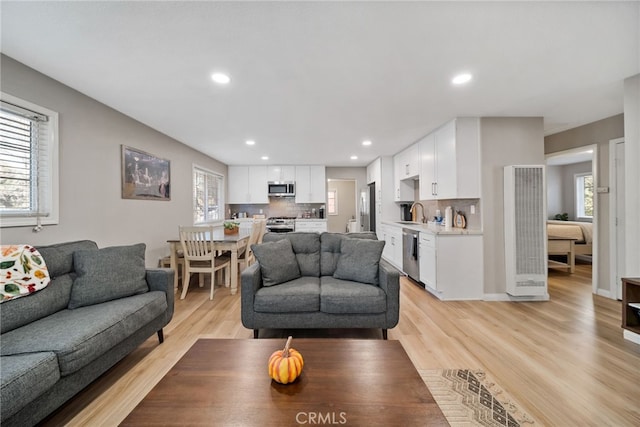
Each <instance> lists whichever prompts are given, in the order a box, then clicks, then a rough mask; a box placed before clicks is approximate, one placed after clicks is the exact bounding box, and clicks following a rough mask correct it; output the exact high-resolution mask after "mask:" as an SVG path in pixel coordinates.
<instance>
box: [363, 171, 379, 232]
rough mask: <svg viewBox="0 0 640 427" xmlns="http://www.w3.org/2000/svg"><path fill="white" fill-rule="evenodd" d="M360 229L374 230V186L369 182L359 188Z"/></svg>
mask: <svg viewBox="0 0 640 427" xmlns="http://www.w3.org/2000/svg"><path fill="white" fill-rule="evenodd" d="M359 205H360V231H374V232H375V231H376V187H375V183H371V184H369V185H368V186H367V187H365V188H363V189H362V190H360V203H359Z"/></svg>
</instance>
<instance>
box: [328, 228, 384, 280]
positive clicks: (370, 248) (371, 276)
mask: <svg viewBox="0 0 640 427" xmlns="http://www.w3.org/2000/svg"><path fill="white" fill-rule="evenodd" d="M384 244H385V242H384V240H367V239H351V238H344V239H342V242H341V244H340V258H338V263H337V265H336V271H335V272H334V273H333V277H335V278H336V279H344V280H353V281H356V282H362V283H370V284H372V285H377V284H378V267H379V265H380V257H381V256H382V249H383V248H384Z"/></svg>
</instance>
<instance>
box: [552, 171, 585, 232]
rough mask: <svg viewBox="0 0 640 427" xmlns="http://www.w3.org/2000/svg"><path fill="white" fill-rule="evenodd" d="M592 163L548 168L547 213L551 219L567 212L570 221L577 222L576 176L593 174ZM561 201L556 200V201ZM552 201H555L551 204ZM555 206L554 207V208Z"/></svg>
mask: <svg viewBox="0 0 640 427" xmlns="http://www.w3.org/2000/svg"><path fill="white" fill-rule="evenodd" d="M591 169H592V166H591V162H581V163H572V164H568V165H562V166H549V167H547V212H548V214H549V218H550V219H554V217H555V216H556V214H558V213H563V212H566V213H568V214H569V220H570V221H575V220H576V204H575V200H576V186H575V182H574V178H575V175H576V174H580V173H587V172H591ZM556 198H557V199H559V200H555V199H556ZM551 199H554V200H553V201H552V202H551V203H550V201H551ZM552 205H553V206H552Z"/></svg>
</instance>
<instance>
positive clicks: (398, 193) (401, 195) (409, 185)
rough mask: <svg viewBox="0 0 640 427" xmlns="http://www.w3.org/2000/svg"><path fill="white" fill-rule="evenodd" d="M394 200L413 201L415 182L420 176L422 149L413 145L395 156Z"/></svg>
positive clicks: (417, 145)
mask: <svg viewBox="0 0 640 427" xmlns="http://www.w3.org/2000/svg"><path fill="white" fill-rule="evenodd" d="M393 176H394V189H395V191H394V200H395V201H396V202H406V201H413V200H414V199H415V195H414V181H415V180H416V179H418V178H419V176H420V147H419V144H418V143H416V144H413V145H412V146H410V147H409V148H407V149H405V150H403V151H401V152H400V153H398V154H396V155H395V156H393Z"/></svg>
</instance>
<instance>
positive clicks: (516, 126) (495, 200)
mask: <svg viewBox="0 0 640 427" xmlns="http://www.w3.org/2000/svg"><path fill="white" fill-rule="evenodd" d="M543 140H544V127H543V119H542V117H513V118H503V117H496V118H491V117H489V118H482V119H480V145H481V148H480V150H481V152H480V156H481V159H482V204H481V209H482V221H483V236H484V239H483V244H484V292H485V294H504V293H505V292H506V280H505V275H506V272H505V266H504V262H505V257H504V227H503V223H504V214H503V209H504V204H503V197H504V190H503V185H504V184H503V177H504V167H505V166H508V165H543V164H544V160H545V159H544V150H543Z"/></svg>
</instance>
